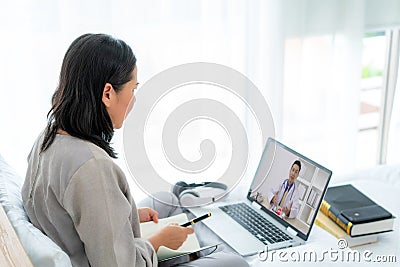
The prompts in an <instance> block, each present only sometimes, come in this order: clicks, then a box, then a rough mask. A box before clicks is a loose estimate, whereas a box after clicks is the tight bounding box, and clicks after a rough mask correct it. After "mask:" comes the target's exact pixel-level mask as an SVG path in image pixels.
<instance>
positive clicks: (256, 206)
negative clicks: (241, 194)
mask: <svg viewBox="0 0 400 267" xmlns="http://www.w3.org/2000/svg"><path fill="white" fill-rule="evenodd" d="M251 205H252V206H253V207H255V208H256V209H258V210H259V209H261V205H260V204H258V203H257V202H255V201H253V202H251Z"/></svg>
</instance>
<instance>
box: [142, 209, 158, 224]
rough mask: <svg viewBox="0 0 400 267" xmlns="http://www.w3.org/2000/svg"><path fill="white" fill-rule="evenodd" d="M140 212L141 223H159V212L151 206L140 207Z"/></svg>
mask: <svg viewBox="0 0 400 267" xmlns="http://www.w3.org/2000/svg"><path fill="white" fill-rule="evenodd" d="M138 214H139V221H140V222H141V223H142V222H149V221H154V222H155V223H158V212H157V211H155V210H153V209H151V208H138Z"/></svg>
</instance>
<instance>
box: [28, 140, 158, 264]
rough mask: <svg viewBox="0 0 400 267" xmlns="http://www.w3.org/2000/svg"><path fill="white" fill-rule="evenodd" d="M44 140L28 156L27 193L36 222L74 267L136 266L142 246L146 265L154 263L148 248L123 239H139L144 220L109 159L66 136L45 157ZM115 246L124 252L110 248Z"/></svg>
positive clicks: (54, 143)
mask: <svg viewBox="0 0 400 267" xmlns="http://www.w3.org/2000/svg"><path fill="white" fill-rule="evenodd" d="M42 140H43V136H40V137H39V139H38V141H37V142H36V143H35V145H34V147H33V149H32V151H31V154H30V155H29V160H28V161H29V162H28V170H27V175H26V179H25V183H24V186H23V188H22V198H23V202H24V206H25V209H26V212H27V213H28V216H29V218H30V219H31V221H32V223H33V224H34V225H35V226H36V227H38V228H39V229H41V230H42V231H43V232H44V233H46V234H47V235H48V236H49V237H50V238H51V239H52V240H54V241H55V242H56V243H57V244H58V245H59V246H60V247H61V248H62V249H63V250H64V251H65V252H66V253H67V254H68V255H69V256H70V257H71V261H72V264H73V265H75V266H90V265H96V266H101V265H103V266H111V265H110V264H119V265H120V266H127V265H128V264H127V263H129V262H130V263H132V261H133V262H135V261H136V259H135V257H134V255H135V253H132V252H133V251H134V250H135V247H136V248H138V246H139V247H141V248H140V249H141V250H142V251H144V252H146V251H147V253H145V258H146V260H145V261H146V262H147V263H150V262H151V261H153V260H152V258H153V257H152V254H153V250H152V248H151V247H150V244H149V243H147V242H144V241H142V242H135V244H134V243H133V242H129V240H123V239H127V238H128V237H130V238H131V239H130V240H132V241H133V240H134V237H140V231H139V229H136V228H137V226H138V224H139V221H138V217H137V211H136V207H135V205H134V204H133V201H132V197H131V195H130V191H129V187H128V184H127V181H126V178H125V176H124V174H123V172H122V171H121V170H120V168H119V167H118V166H117V165H116V164H115V163H114V162H113V161H112V160H111V158H110V157H109V156H108V154H107V153H106V152H105V151H104V150H103V149H101V148H99V147H98V146H96V145H94V144H92V143H90V142H87V141H84V140H81V139H78V138H75V137H72V136H68V135H61V134H57V135H56V137H55V139H54V142H53V143H52V145H51V146H50V147H49V148H48V149H47V150H46V151H44V152H41V153H40V146H41V143H42ZM128 218H129V220H127V219H128ZM95 228H97V230H96V231H93V230H92V229H95ZM99 228H102V229H100V231H99ZM99 232H100V233H104V234H99ZM113 241H114V242H113ZM115 244H121V245H124V246H125V248H124V249H120V248H115V247H110V246H115ZM129 252H130V253H129ZM121 253H123V254H124V253H126V254H127V255H120V254H121ZM129 254H130V255H131V256H130V255H129ZM132 254H133V256H132ZM99 255H101V256H99ZM116 255H119V256H118V257H117V256H116ZM146 255H147V256H146ZM120 256H122V257H120ZM117 259H125V260H126V261H127V262H118V260H117ZM137 260H141V261H143V259H137ZM100 261H101V262H100ZM89 262H90V263H89ZM97 263H98V264H97ZM137 263H138V265H140V264H139V262H137ZM107 264H108V265H107Z"/></svg>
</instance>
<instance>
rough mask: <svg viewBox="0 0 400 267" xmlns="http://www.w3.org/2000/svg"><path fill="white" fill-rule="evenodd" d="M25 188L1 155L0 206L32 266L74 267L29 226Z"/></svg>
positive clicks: (63, 254) (59, 251) (31, 225)
mask: <svg viewBox="0 0 400 267" xmlns="http://www.w3.org/2000/svg"><path fill="white" fill-rule="evenodd" d="M22 184H23V179H22V178H21V177H20V176H19V175H18V174H16V172H15V171H14V170H13V169H12V168H11V167H10V166H9V165H8V164H7V163H6V162H5V160H4V159H3V157H2V156H1V155H0V203H1V204H2V206H3V208H4V210H5V212H6V214H7V216H8V218H9V220H10V222H11V224H12V225H13V226H14V229H15V232H16V233H17V235H18V237H19V239H20V241H21V243H22V246H23V247H24V248H25V251H26V253H27V254H28V256H29V258H30V259H31V261H32V263H33V265H34V266H37V267H72V265H71V260H70V258H69V257H68V255H67V254H66V253H65V252H64V251H63V250H62V249H61V248H60V247H59V246H57V245H56V244H55V243H54V242H53V241H52V240H51V239H50V238H48V237H47V236H46V235H45V234H43V233H42V232H41V231H40V230H39V229H37V228H36V227H35V226H33V224H31V223H30V222H29V219H28V216H27V215H26V213H25V210H24V207H23V205H22V197H21V187H22Z"/></svg>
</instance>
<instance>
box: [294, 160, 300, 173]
mask: <svg viewBox="0 0 400 267" xmlns="http://www.w3.org/2000/svg"><path fill="white" fill-rule="evenodd" d="M293 165H297V166H299V172H300V171H301V162H300V160H295V161H294V162H293V164H292V167H293Z"/></svg>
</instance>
